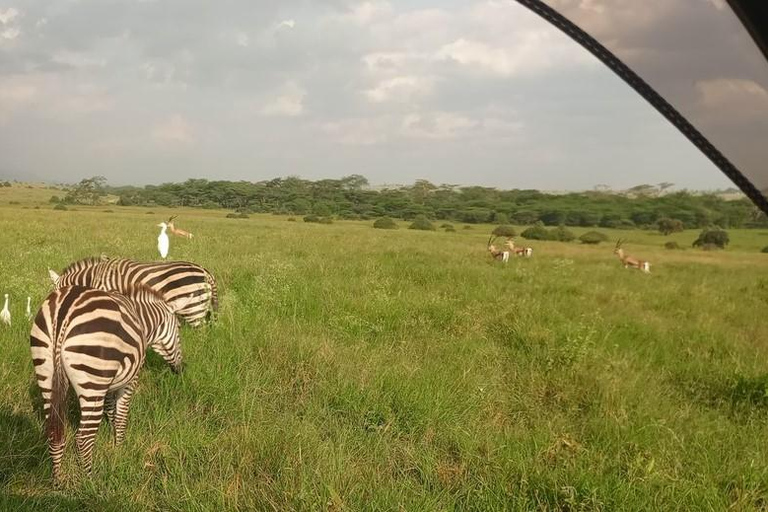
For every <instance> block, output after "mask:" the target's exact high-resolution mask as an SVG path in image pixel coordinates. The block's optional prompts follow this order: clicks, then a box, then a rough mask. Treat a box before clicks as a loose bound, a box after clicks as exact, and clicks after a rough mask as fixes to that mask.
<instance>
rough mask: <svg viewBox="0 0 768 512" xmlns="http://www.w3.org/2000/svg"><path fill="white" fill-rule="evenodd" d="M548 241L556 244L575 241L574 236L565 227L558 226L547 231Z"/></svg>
mask: <svg viewBox="0 0 768 512" xmlns="http://www.w3.org/2000/svg"><path fill="white" fill-rule="evenodd" d="M549 239H550V240H556V241H558V242H573V241H574V240H576V235H574V234H573V232H572V231H570V230H568V229H567V228H566V227H565V226H558V227H556V228H554V229H551V230H550V231H549Z"/></svg>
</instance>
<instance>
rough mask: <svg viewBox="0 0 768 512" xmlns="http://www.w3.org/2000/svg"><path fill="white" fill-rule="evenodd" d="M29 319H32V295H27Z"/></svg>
mask: <svg viewBox="0 0 768 512" xmlns="http://www.w3.org/2000/svg"><path fill="white" fill-rule="evenodd" d="M27 320H32V297H29V296H27Z"/></svg>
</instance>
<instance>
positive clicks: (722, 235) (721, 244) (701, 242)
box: [693, 228, 730, 250]
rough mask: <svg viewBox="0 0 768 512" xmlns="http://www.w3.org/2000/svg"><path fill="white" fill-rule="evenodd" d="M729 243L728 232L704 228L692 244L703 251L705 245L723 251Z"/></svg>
mask: <svg viewBox="0 0 768 512" xmlns="http://www.w3.org/2000/svg"><path fill="white" fill-rule="evenodd" d="M729 242H730V239H729V238H728V232H727V231H725V230H724V229H721V228H706V229H704V230H702V232H701V234H699V238H697V239H696V241H695V242H693V246H694V247H700V248H702V249H704V246H705V245H714V246H715V247H717V248H719V249H725V246H726V245H728V243H729ZM705 250H707V249H705Z"/></svg>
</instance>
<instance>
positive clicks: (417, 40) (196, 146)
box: [0, 0, 730, 190]
mask: <svg viewBox="0 0 768 512" xmlns="http://www.w3.org/2000/svg"><path fill="white" fill-rule="evenodd" d="M561 1H564V2H568V1H571V0H561ZM579 1H580V2H582V3H583V1H584V0H579ZM665 1H666V0H665ZM686 1H688V0H686ZM708 1H710V2H711V1H713V0H708ZM635 3H636V2H635ZM689 3H690V1H689ZM352 173H358V174H363V175H365V176H367V177H368V178H369V179H370V180H371V182H373V183H376V184H382V183H390V184H391V183H409V182H412V181H413V180H414V179H416V178H425V179H429V180H431V181H433V182H436V183H460V184H482V185H491V186H500V187H504V188H513V187H526V188H527V187H532V188H542V189H554V190H562V189H584V188H591V187H592V186H593V185H597V184H608V185H611V186H614V187H626V186H631V185H636V184H639V183H657V182H661V181H671V182H674V183H676V184H678V186H681V187H689V188H696V189H705V188H715V187H727V186H730V182H729V181H727V180H726V179H725V178H724V177H722V176H721V174H720V172H719V171H718V170H717V169H716V168H715V167H714V166H713V165H712V164H710V163H709V162H708V161H707V160H706V159H705V158H704V157H703V156H701V155H700V154H699V153H698V151H697V150H696V149H695V148H693V146H692V145H691V144H690V143H688V141H687V140H685V139H684V138H683V137H682V136H681V135H680V134H678V133H677V131H676V130H675V129H674V128H673V127H671V126H669V125H668V124H667V123H666V121H664V120H663V119H662V118H661V116H660V115H658V114H657V113H656V112H655V111H654V110H653V109H652V108H651V107H649V106H647V105H646V104H645V102H644V100H642V99H640V98H639V96H637V95H636V94H635V93H634V92H633V91H631V90H630V89H629V88H628V87H627V86H626V85H624V83H623V82H621V81H620V80H619V79H618V78H616V77H614V76H613V75H612V74H611V73H610V72H609V71H607V70H605V69H603V67H602V65H601V64H599V63H598V62H597V61H595V60H594V59H593V58H592V57H591V56H590V55H589V54H587V52H585V51H584V50H582V49H581V48H580V47H579V46H578V45H576V44H575V43H573V42H571V41H570V40H569V39H567V38H566V37H565V36H563V35H561V34H560V33H559V32H558V31H556V30H555V29H553V28H550V27H549V26H548V25H547V24H546V23H545V22H543V21H542V20H540V19H539V18H538V17H537V16H535V15H533V14H531V13H530V12H528V11H527V10H526V9H524V8H522V7H520V6H519V5H518V4H516V3H515V2H513V1H511V0H478V1H472V0H440V1H438V0H410V1H408V2H406V1H403V0H390V1H385V0H371V1H354V0H312V1H309V0H303V1H301V0H279V1H277V0H262V1H259V2H254V1H248V0H242V1H236V0H219V1H217V2H211V1H203V0H167V1H165V0H135V1H107V0H91V1H88V0H58V1H56V2H50V1H42V0H25V1H17V2H14V0H10V3H0V176H3V175H6V176H11V177H27V178H29V179H47V180H56V181H64V182H69V181H75V180H78V179H80V178H83V177H86V176H91V175H96V174H101V175H104V176H106V177H107V178H108V179H109V181H110V182H111V183H116V184H122V183H158V182H164V181H178V180H183V179H186V178H190V177H204V178H211V179H245V180H252V181H256V180H261V179H268V178H272V177H276V176H286V175H299V176H302V177H306V178H311V179H315V178H324V177H340V176H343V175H348V174H352Z"/></svg>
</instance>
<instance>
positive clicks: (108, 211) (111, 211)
mask: <svg viewBox="0 0 768 512" xmlns="http://www.w3.org/2000/svg"><path fill="white" fill-rule="evenodd" d="M104 213H115V210H104Z"/></svg>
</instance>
